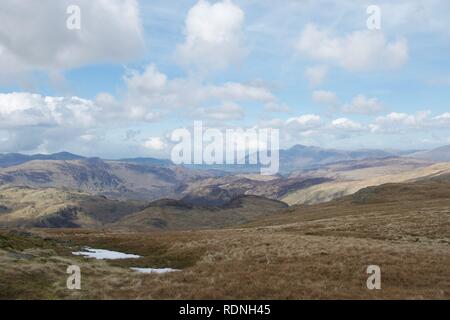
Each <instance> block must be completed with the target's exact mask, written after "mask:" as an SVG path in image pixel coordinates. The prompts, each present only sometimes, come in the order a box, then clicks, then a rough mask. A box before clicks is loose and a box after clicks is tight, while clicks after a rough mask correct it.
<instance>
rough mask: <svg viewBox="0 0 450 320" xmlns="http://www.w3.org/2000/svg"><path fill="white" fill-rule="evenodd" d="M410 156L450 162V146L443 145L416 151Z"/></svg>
mask: <svg viewBox="0 0 450 320" xmlns="http://www.w3.org/2000/svg"><path fill="white" fill-rule="evenodd" d="M410 156H411V157H414V158H418V159H425V160H431V161H436V162H450V146H443V147H439V148H436V149H433V150H428V151H421V152H416V153H413V154H411V155H410Z"/></svg>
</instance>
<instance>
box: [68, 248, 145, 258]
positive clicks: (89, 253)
mask: <svg viewBox="0 0 450 320" xmlns="http://www.w3.org/2000/svg"><path fill="white" fill-rule="evenodd" d="M83 250H84V251H78V252H72V254H73V255H76V256H85V257H86V258H93V259H97V260H118V259H137V258H140V257H141V256H138V255H136V254H127V253H122V252H117V251H110V250H103V249H92V248H88V247H86V248H83Z"/></svg>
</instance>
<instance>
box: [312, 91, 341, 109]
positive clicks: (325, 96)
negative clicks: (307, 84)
mask: <svg viewBox="0 0 450 320" xmlns="http://www.w3.org/2000/svg"><path fill="white" fill-rule="evenodd" d="M312 99H313V101H314V102H316V103H320V104H325V105H334V104H336V103H337V96H336V93H334V92H331V91H324V90H317V91H314V92H313V93H312Z"/></svg>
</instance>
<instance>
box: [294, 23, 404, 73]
mask: <svg viewBox="0 0 450 320" xmlns="http://www.w3.org/2000/svg"><path fill="white" fill-rule="evenodd" d="M296 49H297V51H298V52H299V53H300V54H302V55H306V56H308V57H310V58H312V59H315V60H320V61H325V62H332V63H335V64H337V65H339V66H341V67H343V68H345V69H348V70H352V71H364V70H373V69H376V68H383V69H385V68H387V69H394V68H398V67H400V66H402V65H403V64H405V63H406V61H407V60H408V45H407V42H406V40H404V39H401V40H397V41H393V42H388V41H387V40H386V38H385V36H384V34H383V33H381V32H378V31H369V30H364V31H354V32H352V33H349V34H347V35H345V36H343V37H333V36H332V35H331V34H330V33H329V32H328V31H326V30H320V29H319V28H318V27H317V26H315V25H314V24H308V25H307V26H306V27H305V28H304V30H303V31H302V33H301V35H300V37H299V39H298V40H297V43H296Z"/></svg>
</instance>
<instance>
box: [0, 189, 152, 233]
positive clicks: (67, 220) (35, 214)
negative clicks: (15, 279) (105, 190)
mask: <svg viewBox="0 0 450 320" xmlns="http://www.w3.org/2000/svg"><path fill="white" fill-rule="evenodd" d="M144 206H145V203H143V202H138V201H127V202H121V201H115V200H110V199H107V198H105V197H102V196H92V195H89V194H87V193H81V192H73V191H72V192H68V191H63V190H58V189H55V188H39V189H32V188H27V187H25V188H24V187H2V188H0V226H1V227H39V228H44V227H46V228H96V227H102V226H104V225H106V224H108V223H112V222H115V221H117V220H119V219H120V218H121V217H123V216H125V215H128V214H130V213H132V212H136V211H139V210H140V209H142V208H143V207H144Z"/></svg>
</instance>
